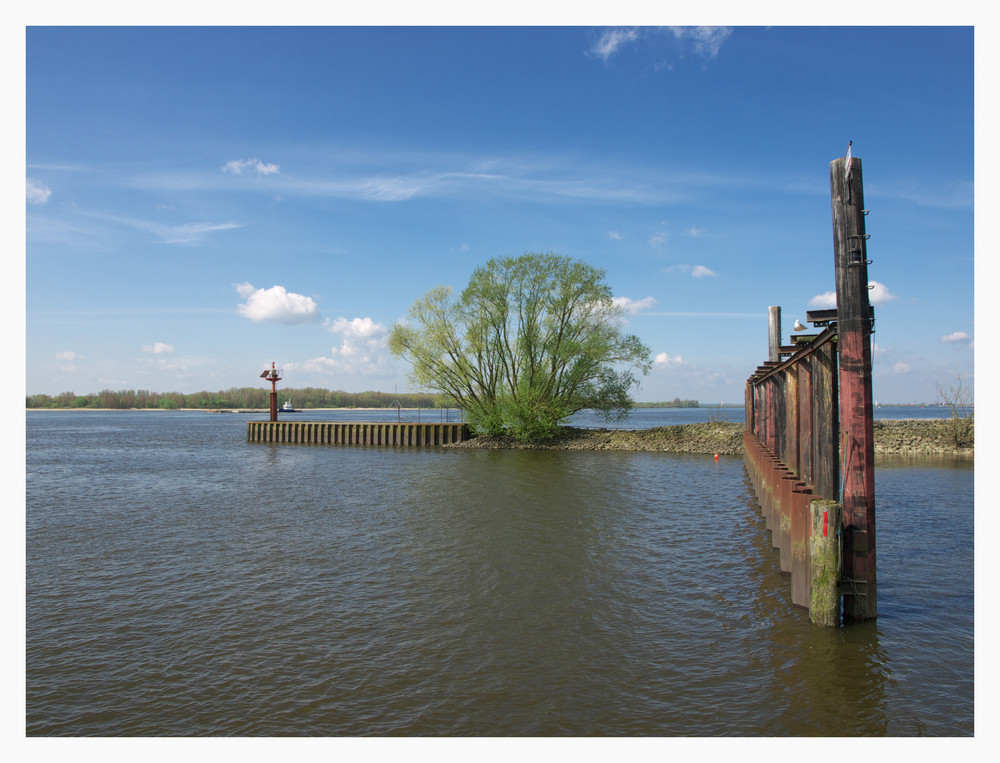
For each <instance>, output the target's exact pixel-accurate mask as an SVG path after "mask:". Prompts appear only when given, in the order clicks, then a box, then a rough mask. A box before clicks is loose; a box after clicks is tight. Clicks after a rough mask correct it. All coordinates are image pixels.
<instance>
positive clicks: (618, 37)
mask: <svg viewBox="0 0 1000 763" xmlns="http://www.w3.org/2000/svg"><path fill="white" fill-rule="evenodd" d="M637 39H639V30H638V29H636V28H632V29H608V30H605V32H604V33H603V34H601V36H600V38H598V40H597V42H595V43H594V44H593V45H592V46H591V47H590V49H589V50H587V55H588V56H592V57H593V58H599V59H601V60H602V61H604V63H607V62H608V59H609V58H611V56H612V55H614V54H615V53H616V52H617V51H618V50H619V49H620V48H621V47H622V46H623V45H626V44H628V43H631V42H635V41H636V40H637Z"/></svg>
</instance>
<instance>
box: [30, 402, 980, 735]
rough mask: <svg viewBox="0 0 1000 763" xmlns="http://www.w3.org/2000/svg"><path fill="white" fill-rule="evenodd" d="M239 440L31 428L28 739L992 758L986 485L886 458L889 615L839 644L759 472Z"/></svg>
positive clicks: (620, 457) (220, 418) (684, 462)
mask: <svg viewBox="0 0 1000 763" xmlns="http://www.w3.org/2000/svg"><path fill="white" fill-rule="evenodd" d="M740 415H742V411H740ZM246 418H247V417H245V416H238V415H232V414H225V415H219V414H202V413H132V412H115V413H75V414H69V413H67V414H52V413H31V414H28V417H27V483H26V484H27V516H26V533H27V545H26V559H27V628H26V639H27V653H26V663H27V675H26V689H27V691H26V694H27V707H26V718H27V722H26V723H27V725H26V731H27V733H28V735H76V736H79V735H270V736H280V735H323V736H336V735H339V736H359V735H490V736H494V735H531V736H534V735H576V736H579V735H657V736H679V735H684V736H701V735H712V736H718V735H753V736H758V735H844V734H850V735H854V734H894V735H919V734H928V735H970V734H972V733H973V557H972V553H973V487H972V483H973V479H972V477H973V470H972V464H971V462H958V463H954V462H949V461H926V460H924V461H920V462H909V463H907V462H902V461H898V460H897V461H881V462H880V465H879V468H878V470H877V476H876V481H877V486H876V490H877V499H876V500H877V506H878V512H879V514H878V516H879V519H878V521H879V525H878V527H879V536H878V538H879V541H878V542H879V552H878V553H879V618H878V620H877V621H876V622H873V623H866V624H861V625H852V626H850V627H847V628H841V629H830V630H822V629H817V628H813V627H811V626H810V625H809V621H808V613H807V612H806V611H805V610H802V609H797V608H793V607H792V605H791V603H790V594H789V585H788V579H787V578H786V577H783V576H782V575H781V574H780V572H779V571H778V563H777V553H776V552H775V551H773V550H772V549H771V548H770V542H769V538H768V536H767V533H766V531H765V529H764V523H763V519H762V518H761V517H760V515H759V511H758V508H757V506H756V503H755V502H754V499H753V497H752V494H751V491H750V488H749V485H748V483H747V482H746V480H745V474H744V471H743V465H742V462H741V460H740V459H738V458H730V457H720V459H719V461H718V462H717V463H716V462H714V461H713V460H712V459H711V457H702V456H678V455H669V454H655V453H614V452H601V453H590V452H578V451H479V450H451V449H428V450H406V449H383V448H350V447H325V446H290V445H288V446H279V445H250V444H247V443H246V442H245V423H244V422H245V419H246ZM654 425H655V424H654ZM929 526H930V527H933V528H934V532H933V533H929V532H927V528H928V527H929Z"/></svg>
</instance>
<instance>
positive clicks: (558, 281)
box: [388, 254, 651, 440]
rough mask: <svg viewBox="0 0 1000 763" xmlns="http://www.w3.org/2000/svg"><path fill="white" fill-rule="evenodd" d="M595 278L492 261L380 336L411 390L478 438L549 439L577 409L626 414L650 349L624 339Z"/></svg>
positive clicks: (579, 266)
mask: <svg viewBox="0 0 1000 763" xmlns="http://www.w3.org/2000/svg"><path fill="white" fill-rule="evenodd" d="M604 277H605V273H604V271H603V270H600V269H598V268H595V267H592V266H591V265H588V264H586V263H583V262H580V261H577V260H572V259H570V258H569V257H563V256H558V255H555V254H525V255H522V256H520V257H505V258H501V259H493V260H490V261H489V262H487V263H486V264H485V265H483V266H480V267H479V268H477V269H476V270H475V272H474V273H473V274H472V278H471V280H470V281H469V285H468V286H467V287H466V288H465V290H464V291H463V292H462V293H461V295H460V296H459V297H458V299H457V300H454V299H452V291H451V289H450V288H449V287H446V286H438V287H435V288H434V289H431V290H430V291H429V292H427V294H426V295H424V296H423V297H422V298H421V299H418V300H417V301H416V302H415V303H414V304H413V306H412V307H411V308H410V313H409V322H407V323H400V324H397V325H396V326H394V327H393V329H392V331H391V332H390V333H389V340H388V344H389V349H390V351H391V352H392V353H393V354H394V355H396V356H399V357H404V358H406V359H407V360H409V361H410V363H411V364H412V367H413V371H412V374H411V381H412V382H413V383H414V384H416V385H417V386H418V387H420V388H422V389H430V390H435V391H438V392H441V393H443V394H446V395H449V396H451V397H452V398H453V399H455V400H456V401H457V402H458V404H459V405H460V406H461V407H462V408H463V409H464V410H465V414H466V418H467V420H468V422H469V425H470V427H472V428H473V429H474V430H475V431H477V432H482V433H485V434H490V435H496V434H501V433H504V432H510V433H511V434H513V435H514V436H515V437H517V438H518V439H520V440H539V439H544V438H546V437H550V436H552V435H554V434H556V433H557V432H558V430H559V421H560V420H561V419H564V418H565V417H567V416H570V415H571V414H573V413H576V412H577V411H580V410H583V409H584V408H592V409H595V410H597V411H599V412H600V413H602V414H603V415H604V417H605V418H606V419H609V420H610V419H615V418H622V417H624V416H626V415H627V414H628V412H629V411H630V410H631V408H632V399H631V397H630V394H631V391H632V389H633V387H635V386H637V384H638V380H637V379H636V377H635V375H634V373H633V370H639V371H641V372H642V373H643V374H645V373H648V371H649V369H650V367H651V362H650V359H649V355H650V353H649V348H647V347H646V346H645V345H643V344H642V342H640V341H639V339H638V337H636V336H634V335H632V334H626V333H624V331H623V329H622V326H623V317H624V311H623V309H622V308H621V307H619V306H617V305H615V303H614V301H613V299H612V295H611V289H610V287H609V286H608V285H607V284H605V282H604Z"/></svg>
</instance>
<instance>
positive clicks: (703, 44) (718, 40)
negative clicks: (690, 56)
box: [670, 26, 733, 58]
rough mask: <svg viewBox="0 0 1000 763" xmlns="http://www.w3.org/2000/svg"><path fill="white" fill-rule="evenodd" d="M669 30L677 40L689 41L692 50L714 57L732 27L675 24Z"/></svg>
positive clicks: (707, 56) (706, 56) (727, 37)
mask: <svg viewBox="0 0 1000 763" xmlns="http://www.w3.org/2000/svg"><path fill="white" fill-rule="evenodd" d="M670 31H671V32H673V33H674V37H675V38H677V39H678V40H686V41H690V42H691V43H692V45H693V47H694V52H695V53H697V54H698V55H700V56H704V57H705V58H715V57H716V56H717V55H718V54H719V49H720V48H722V44H723V43H724V42H725V41H726V40H728V39H729V35H731V34H732V33H733V29H732V27H727V26H680V27H679V26H675V27H670Z"/></svg>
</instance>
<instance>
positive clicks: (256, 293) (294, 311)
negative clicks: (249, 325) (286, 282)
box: [236, 282, 322, 324]
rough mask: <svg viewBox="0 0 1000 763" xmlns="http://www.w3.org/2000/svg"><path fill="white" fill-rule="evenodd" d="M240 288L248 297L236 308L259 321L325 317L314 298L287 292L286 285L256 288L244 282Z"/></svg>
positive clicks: (244, 296) (301, 319)
mask: <svg viewBox="0 0 1000 763" xmlns="http://www.w3.org/2000/svg"><path fill="white" fill-rule="evenodd" d="M236 291H237V292H238V293H239V295H240V296H241V297H243V298H244V299H245V300H246V302H244V303H243V304H241V305H238V306H237V308H236V311H237V312H238V313H239V314H240V315H242V316H243V317H244V318H249V319H250V320H252V321H255V322H260V321H275V322H277V323H290V324H291V323H318V322H319V321H320V320H321V319H322V316H320V314H319V307H318V306H317V304H316V302H315V300H313V298H312V297H307V296H305V295H303V294H296V293H295V292H290V291H287V290H286V289H285V287H284V286H277V285H275V286H272V287H271V288H270V289H256V288H254V287H253V285H252V284H250V283H246V282H244V283H241V284H237V285H236Z"/></svg>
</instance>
